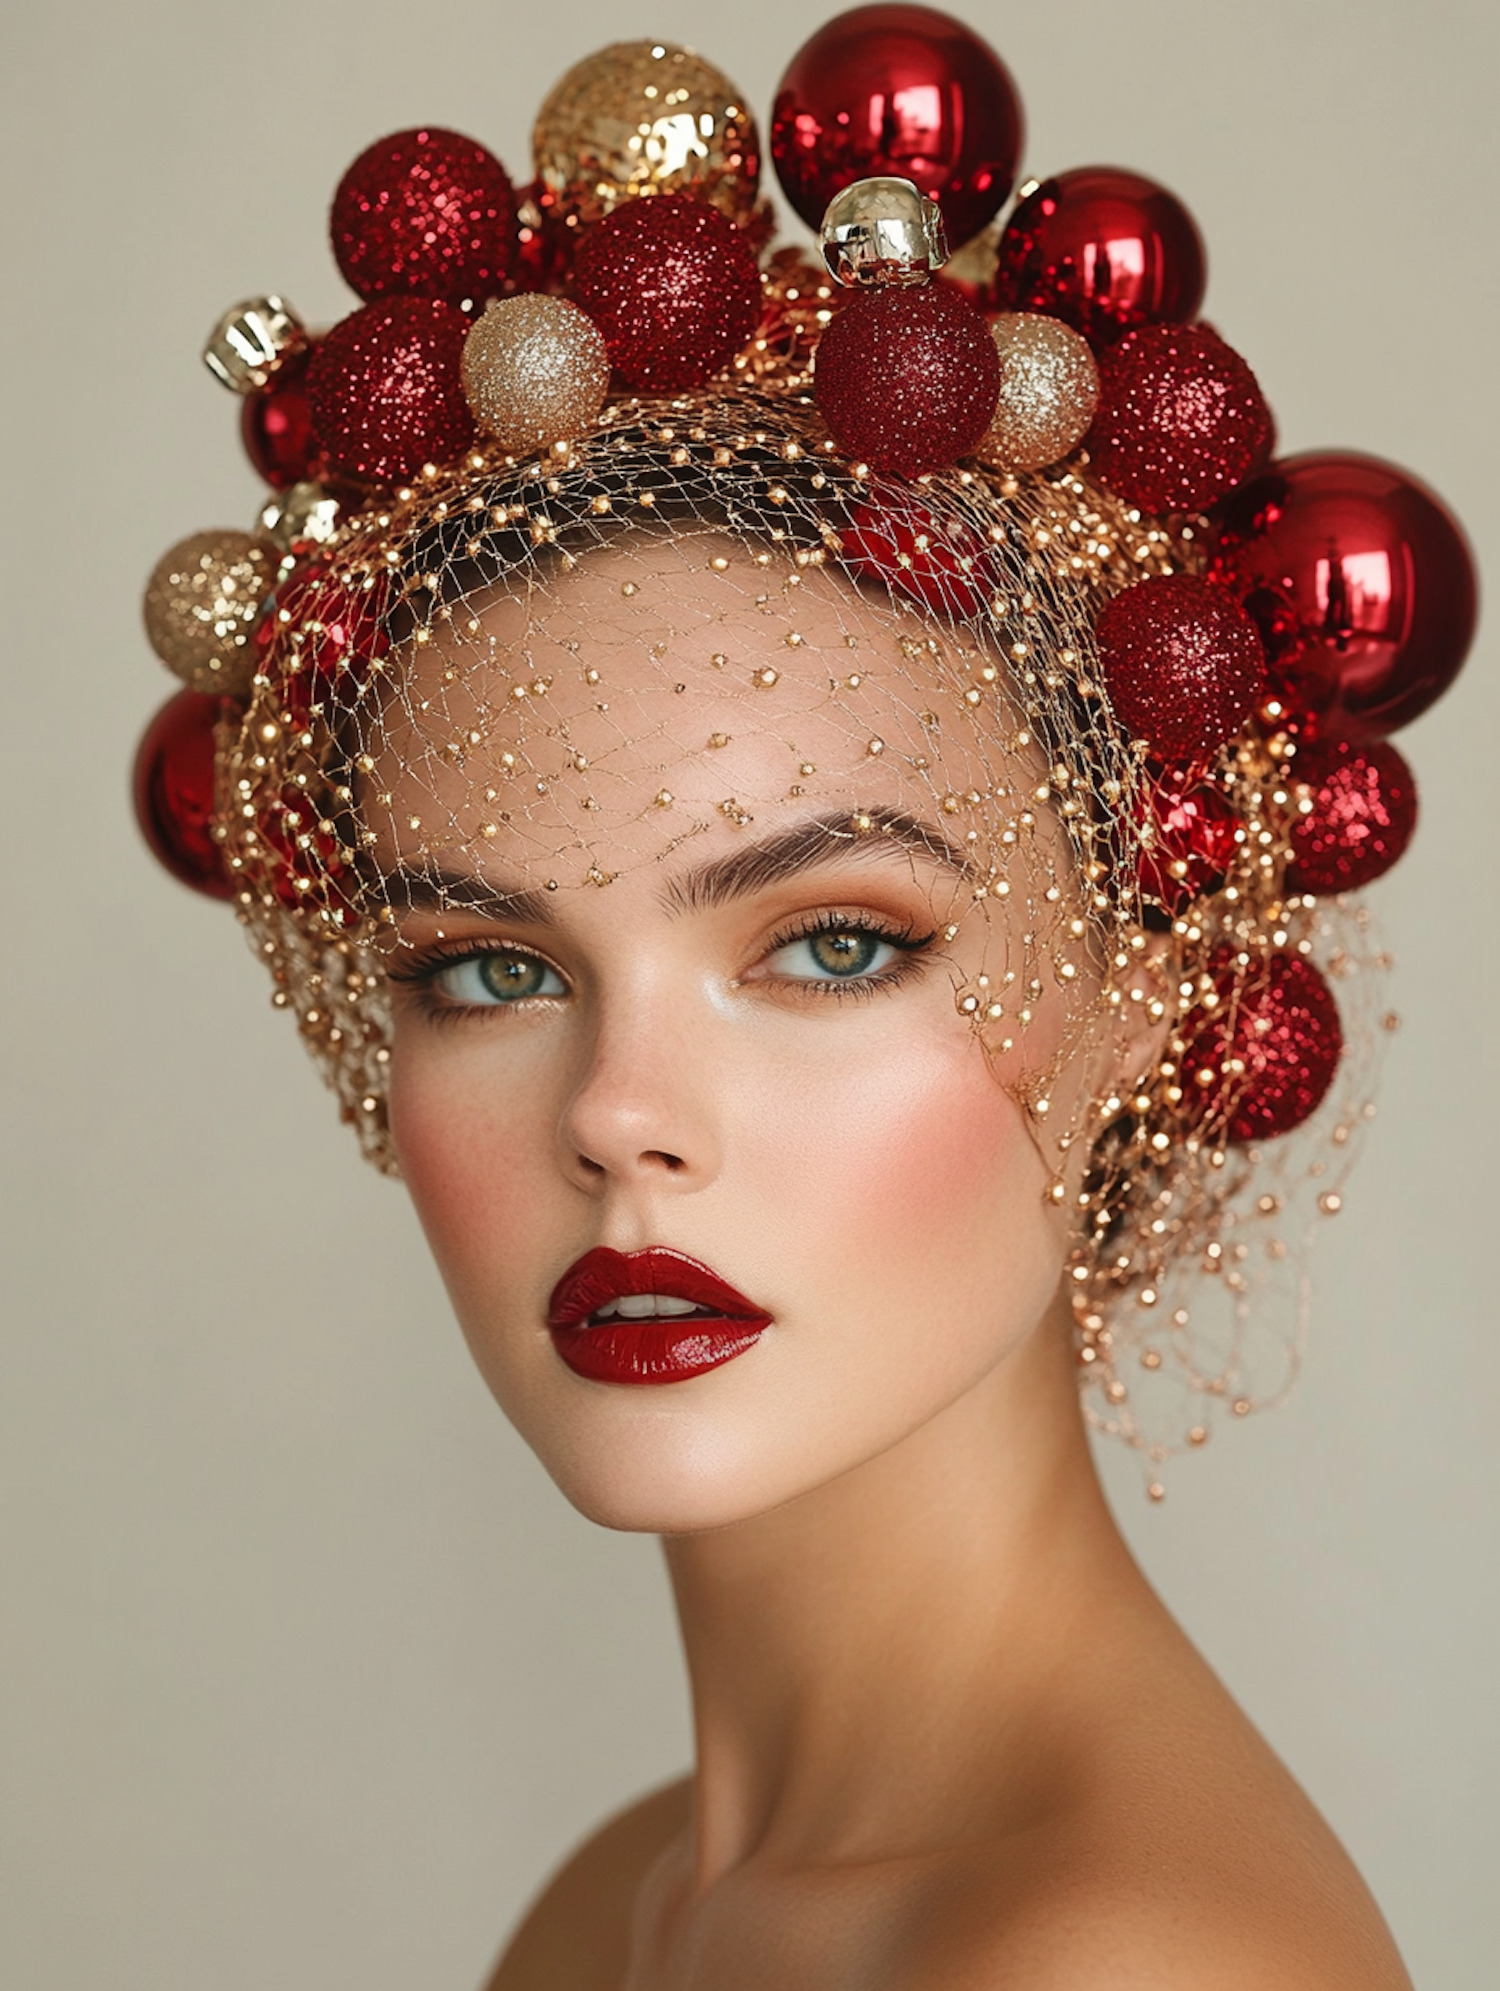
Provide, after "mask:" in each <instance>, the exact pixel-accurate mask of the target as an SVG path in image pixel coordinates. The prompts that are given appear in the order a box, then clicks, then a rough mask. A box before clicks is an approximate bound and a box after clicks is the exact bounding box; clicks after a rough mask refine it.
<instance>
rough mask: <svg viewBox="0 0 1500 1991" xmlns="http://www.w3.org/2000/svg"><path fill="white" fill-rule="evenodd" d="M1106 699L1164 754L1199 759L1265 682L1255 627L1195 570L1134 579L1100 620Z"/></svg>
mask: <svg viewBox="0 0 1500 1991" xmlns="http://www.w3.org/2000/svg"><path fill="white" fill-rule="evenodd" d="M1096 634H1097V637H1098V642H1099V661H1100V665H1101V668H1102V670H1103V673H1104V681H1105V684H1106V685H1107V686H1108V688H1109V697H1110V703H1111V705H1112V706H1113V707H1114V710H1115V715H1116V717H1117V718H1118V719H1119V721H1120V723H1121V725H1122V726H1124V727H1125V728H1126V730H1127V731H1128V732H1129V733H1130V734H1131V735H1132V737H1133V738H1136V739H1143V740H1146V741H1147V742H1148V743H1149V744H1150V746H1151V749H1152V751H1153V753H1154V754H1155V755H1156V756H1157V757H1158V758H1159V759H1161V760H1172V761H1189V762H1192V761H1201V760H1202V759H1203V757H1204V756H1205V755H1207V754H1211V753H1212V752H1213V751H1214V750H1215V748H1217V747H1221V746H1222V745H1223V744H1224V742H1225V741H1226V740H1227V739H1229V738H1230V737H1231V735H1233V734H1234V733H1237V732H1238V731H1239V729H1240V727H1241V726H1243V725H1244V723H1245V721H1246V720H1247V719H1248V718H1249V716H1250V714H1251V712H1252V711H1253V709H1254V707H1255V703H1256V700H1257V699H1258V698H1259V696H1260V694H1261V691H1262V689H1263V687H1264V684H1265V658H1264V654H1263V652H1262V650H1261V643H1260V637H1259V636H1258V634H1257V633H1256V628H1255V624H1254V623H1253V622H1252V621H1251V620H1250V618H1249V616H1248V615H1247V614H1246V613H1245V611H1244V610H1243V609H1242V608H1241V607H1240V605H1239V603H1238V602H1237V601H1235V599H1234V598H1233V596H1232V595H1227V594H1225V593H1224V592H1223V591H1222V590H1221V589H1219V588H1214V587H1211V586H1210V585H1209V584H1208V582H1207V581H1201V580H1199V579H1198V578H1197V576H1196V575H1194V574H1171V575H1163V576H1159V577H1157V578H1154V579H1152V580H1149V581H1138V582H1137V583H1136V585H1135V586H1134V587H1132V588H1126V589H1125V590H1124V591H1123V593H1121V594H1117V595H1116V596H1114V598H1113V599H1112V600H1111V601H1109V602H1107V603H1106V604H1105V606H1104V608H1103V610H1102V611H1101V612H1100V616H1099V620H1098V623H1097V625H1096Z"/></svg>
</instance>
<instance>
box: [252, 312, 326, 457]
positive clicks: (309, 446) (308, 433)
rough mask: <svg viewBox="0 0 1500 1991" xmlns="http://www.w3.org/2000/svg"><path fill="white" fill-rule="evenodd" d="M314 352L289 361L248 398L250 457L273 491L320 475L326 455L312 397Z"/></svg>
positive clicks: (305, 351)
mask: <svg viewBox="0 0 1500 1991" xmlns="http://www.w3.org/2000/svg"><path fill="white" fill-rule="evenodd" d="M313 350H314V349H313V348H312V347H311V346H305V347H304V348H303V349H302V351H301V352H299V353H293V354H292V355H291V357H290V358H289V359H284V360H283V361H282V363H281V365H280V366H279V367H278V368H277V369H276V372H275V373H274V374H273V375H272V377H271V380H270V382H269V383H268V384H267V385H266V386H265V387H263V388H262V389H261V390H260V392H259V393H258V394H247V395H246V397H245V405H244V412H243V413H242V414H241V416H240V435H241V437H242V439H243V441H244V444H245V454H246V455H247V456H248V457H249V459H250V461H251V463H253V464H254V466H255V468H256V469H257V470H258V471H259V472H260V474H261V476H262V477H264V478H265V480H266V482H267V483H268V484H269V485H270V486H271V488H272V490H273V491H284V490H286V489H287V487H288V486H289V485H292V484H300V483H301V482H302V481H303V479H304V478H309V477H315V476H316V475H317V472H318V464H319V459H320V457H321V455H322V451H321V448H320V446H319V443H318V438H317V434H316V432H315V431H314V428H313V417H312V406H311V403H310V402H309V401H308V398H307V369H308V366H309V364H310V363H311V360H312V356H313Z"/></svg>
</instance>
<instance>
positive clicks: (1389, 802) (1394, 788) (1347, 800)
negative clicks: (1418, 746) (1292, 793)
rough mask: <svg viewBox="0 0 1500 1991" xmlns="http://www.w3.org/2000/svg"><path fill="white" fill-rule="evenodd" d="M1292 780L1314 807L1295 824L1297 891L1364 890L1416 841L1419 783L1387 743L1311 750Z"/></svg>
mask: <svg viewBox="0 0 1500 1991" xmlns="http://www.w3.org/2000/svg"><path fill="white" fill-rule="evenodd" d="M1292 777H1293V780H1294V782H1295V783H1296V785H1297V787H1298V789H1299V790H1305V799H1306V800H1307V801H1308V802H1309V803H1310V804H1311V807H1310V808H1309V809H1308V810H1307V811H1306V813H1302V812H1301V811H1300V810H1299V813H1298V815H1297V817H1296V820H1295V821H1294V822H1293V824H1292V868H1291V874H1290V876H1289V878H1288V880H1287V883H1288V884H1289V885H1290V886H1291V888H1292V889H1293V890H1294V891H1299V892H1354V891H1357V890H1358V889H1359V888H1360V886H1362V885H1368V884H1370V883H1371V882H1372V881H1373V880H1374V879H1376V878H1379V877H1380V876H1381V875H1382V874H1383V873H1384V872H1387V871H1389V870H1390V868H1391V866H1392V865H1393V864H1394V863H1395V862H1396V860H1397V859H1398V858H1399V857H1400V856H1401V853H1402V852H1403V851H1404V850H1405V849H1406V846H1407V845H1408V844H1409V843H1410V842H1411V837H1412V831H1413V830H1414V829H1415V828H1416V826H1417V784H1416V782H1415V781H1414V780H1413V779H1412V772H1411V769H1410V768H1409V767H1408V766H1407V764H1406V762H1405V761H1404V760H1403V759H1402V757H1401V755H1400V754H1399V753H1397V751H1396V749H1395V748H1394V747H1393V746H1390V745H1388V744H1387V743H1386V742H1385V741H1384V740H1372V741H1369V742H1367V743H1366V744H1365V745H1364V746H1356V745H1354V744H1352V743H1351V742H1350V741H1348V740H1334V741H1329V742H1326V743H1324V744H1322V745H1316V746H1310V747H1306V748H1304V749H1303V751H1302V752H1301V753H1299V754H1298V756H1297V759H1296V761H1295V763H1294V764H1293V768H1292Z"/></svg>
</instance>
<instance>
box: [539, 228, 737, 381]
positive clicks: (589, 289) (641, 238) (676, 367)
mask: <svg viewBox="0 0 1500 1991" xmlns="http://www.w3.org/2000/svg"><path fill="white" fill-rule="evenodd" d="M573 295H574V296H575V297H576V298H577V300H578V302H579V303H580V304H581V305H582V306H583V308H584V310H585V311H587V312H588V314H589V316H590V317H591V318H592V319H593V320H594V323H595V324H596V325H597V326H598V327H599V329H600V331H601V332H602V333H603V334H604V337H605V341H606V343H607V345H608V346H609V357H610V361H611V363H612V364H613V366H614V368H615V370H616V372H617V373H619V374H620V375H621V376H622V378H623V379H624V380H625V381H626V382H627V383H628V384H629V385H630V386H631V387H633V388H637V389H640V390H642V391H646V392H652V393H661V394H680V393H683V392H685V391H686V390H688V389H689V388H693V387H701V386H702V385H703V383H704V381H706V380H709V379H711V378H712V377H713V375H714V374H716V373H719V372H722V370H723V369H724V368H725V367H726V366H728V364H729V362H730V360H732V359H733V358H734V355H735V354H736V353H737V352H738V351H739V349H740V347H741V346H742V345H743V344H744V343H745V341H746V340H747V339H748V338H749V337H750V334H751V333H752V332H753V331H754V330H755V327H756V325H757V323H758V322H759V320H760V270H759V268H758V267H757V265H756V261H755V255H754V252H753V250H752V249H751V247H750V244H749V242H748V240H747V239H746V237H745V234H744V231H743V230H742V229H739V228H736V227H735V225H734V223H733V222H732V221H731V220H729V218H728V216H727V215H724V214H721V213H720V212H719V210H718V208H716V207H710V206H709V205H708V204H707V202H706V201H698V200H694V199H693V198H692V197H691V196H690V195H688V194H659V195H656V196H655V197H654V198H652V199H650V200H631V201H625V202H624V203H622V205H621V206H619V207H617V208H616V209H615V210H614V212H613V213H612V214H607V215H605V217H604V219H603V220H602V221H596V222H595V223H594V225H593V226H592V227H591V228H590V229H589V230H588V232H587V233H586V234H585V235H584V237H583V240H582V241H581V242H580V243H579V244H578V251H577V256H576V259H575V261H574V265H573Z"/></svg>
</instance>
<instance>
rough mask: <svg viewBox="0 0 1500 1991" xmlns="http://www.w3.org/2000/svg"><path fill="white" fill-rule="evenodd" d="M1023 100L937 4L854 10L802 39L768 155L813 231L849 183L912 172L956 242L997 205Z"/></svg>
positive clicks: (1016, 150)
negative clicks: (834, 199)
mask: <svg viewBox="0 0 1500 1991" xmlns="http://www.w3.org/2000/svg"><path fill="white" fill-rule="evenodd" d="M1022 130H1023V126H1022V119H1021V103H1020V99H1019V97H1018V96H1017V95H1016V89H1015V85H1014V84H1013V83H1012V82H1011V79H1010V75H1009V73H1008V72H1007V70H1006V68H1005V65H1004V63H1003V62H1001V60H1000V58H999V56H997V55H996V54H995V52H994V50H993V49H992V48H990V46H989V45H988V43H986V42H983V41H981V40H980V38H979V36H978V35H976V34H975V33H974V32H973V31H972V29H970V28H966V27H965V26H964V24H963V23H962V22H961V21H955V20H954V19H953V17H952V16H951V15H949V14H940V13H939V12H938V11H937V10H936V8H933V7H854V8H852V9H851V10H850V11H849V12H848V13H847V14H840V15H838V16H837V17H836V18H835V19H834V20H832V21H829V22H827V23H826V24H825V25H824V26H823V27H821V28H819V30H818V32H817V33H816V34H815V35H814V36H813V37H812V39H811V41H809V42H806V43H804V44H803V46H802V48H801V50H800V51H799V52H798V53H797V54H796V55H795V56H794V57H793V58H792V62H791V66H790V67H789V68H788V70H787V72H786V74H785V75H784V76H783V77H782V79H781V84H780V87H779V88H778V90H777V92H776V101H775V105H774V108H773V110H772V114H771V157H772V159H773V160H774V161H775V164H776V173H777V177H778V178H779V179H780V181H781V184H782V187H783V189H784V190H785V193H786V197H787V199H788V200H789V201H790V202H791V204H792V206H793V207H794V208H795V209H796V210H797V212H798V214H800V215H801V217H802V219H803V220H804V221H805V222H806V223H807V225H808V227H809V228H811V229H812V230H813V231H814V233H816V232H817V231H818V230H819V229H820V228H821V227H822V223H823V211H824V209H825V208H826V207H827V206H828V203H829V201H831V200H832V199H833V196H834V195H835V194H836V193H838V192H839V191H840V190H841V189H842V188H844V187H847V186H849V185H850V184H851V183H852V182H853V181H855V180H865V179H869V178H871V177H873V176H876V175H893V176H894V177H895V178H897V179H902V180H912V181H914V182H915V183H916V185H917V186H918V187H920V188H921V190H922V192H923V193H924V194H927V195H928V196H930V198H931V199H933V200H935V201H936V202H937V203H938V205H939V207H941V209H942V210H943V220H944V223H945V224H946V227H947V231H948V240H949V241H950V242H951V243H952V244H953V246H954V248H958V247H959V246H960V245H961V244H963V243H965V242H967V241H968V240H969V238H970V236H972V235H977V234H978V233H979V231H980V229H981V228H983V227H984V225H985V223H986V222H987V221H989V220H990V219H991V217H992V216H994V215H996V214H998V213H999V211H1000V209H1001V207H1003V206H1004V204H1005V198H1006V196H1007V195H1008V194H1009V192H1010V189H1011V184H1012V182H1013V181H1014V179H1015V173H1016V161H1017V159H1018V158H1019V157H1020V152H1021V135H1022Z"/></svg>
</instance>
